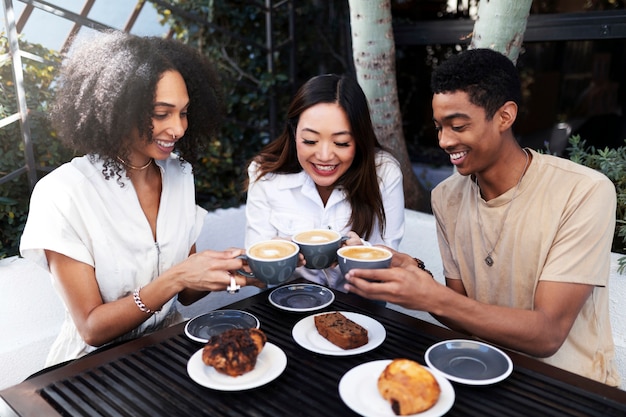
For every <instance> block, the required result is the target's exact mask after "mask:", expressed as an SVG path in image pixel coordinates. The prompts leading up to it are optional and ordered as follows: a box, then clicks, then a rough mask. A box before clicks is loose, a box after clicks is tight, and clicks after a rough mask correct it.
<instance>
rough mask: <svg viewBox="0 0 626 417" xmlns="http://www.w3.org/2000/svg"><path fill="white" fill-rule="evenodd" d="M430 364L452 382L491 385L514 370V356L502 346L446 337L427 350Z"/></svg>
mask: <svg viewBox="0 0 626 417" xmlns="http://www.w3.org/2000/svg"><path fill="white" fill-rule="evenodd" d="M424 359H425V360H426V363H427V364H428V366H430V367H431V368H433V369H434V370H435V371H438V372H440V373H441V374H443V376H445V377H446V378H448V379H449V380H451V381H455V382H460V383H462V384H466V385H489V384H495V383H496V382H499V381H502V380H503V379H505V378H506V377H508V376H509V375H511V372H513V362H511V358H509V356H508V355H507V354H506V353H504V352H503V351H501V350H500V349H498V348H496V347H494V346H491V345H488V344H487V343H483V342H479V341H476V340H464V339H457V340H444V341H442V342H439V343H435V344H434V345H432V346H431V347H430V348H428V350H427V351H426V353H425V355H424Z"/></svg>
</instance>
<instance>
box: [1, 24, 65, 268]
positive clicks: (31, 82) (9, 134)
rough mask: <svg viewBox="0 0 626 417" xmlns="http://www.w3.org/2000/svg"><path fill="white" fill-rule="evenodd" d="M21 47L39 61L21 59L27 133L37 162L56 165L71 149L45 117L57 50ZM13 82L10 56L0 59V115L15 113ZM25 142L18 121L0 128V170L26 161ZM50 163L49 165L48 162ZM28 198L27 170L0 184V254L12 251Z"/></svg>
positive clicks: (3, 45)
mask: <svg viewBox="0 0 626 417" xmlns="http://www.w3.org/2000/svg"><path fill="white" fill-rule="evenodd" d="M7 43H8V42H7V38H6V37H5V36H0V55H1V54H5V53H8V51H9V48H8V44H7ZM20 48H22V50H24V51H27V52H30V53H32V54H35V55H38V56H39V57H41V58H43V62H39V61H32V60H24V62H23V64H24V89H25V93H26V101H27V103H28V107H29V109H30V111H29V117H30V118H31V121H32V124H31V139H32V142H33V148H34V153H35V161H37V164H38V167H40V168H41V169H46V167H54V166H57V165H59V164H60V163H63V162H65V161H68V160H69V159H70V158H71V156H72V155H71V153H70V152H69V151H68V150H67V149H65V148H64V147H63V146H62V145H61V144H60V143H59V141H57V140H56V139H55V136H54V132H53V131H52V129H51V127H50V123H49V122H48V120H47V119H46V117H45V113H46V108H47V105H48V103H50V102H51V100H52V99H53V98H54V89H53V88H51V86H52V84H53V82H54V75H55V70H56V67H57V66H58V64H59V62H60V59H61V58H60V56H59V54H58V53H57V52H56V51H52V50H48V49H45V48H43V47H42V46H40V45H33V44H29V43H22V42H20ZM17 111H18V109H17V101H16V97H15V85H14V81H13V70H12V66H11V60H8V59H7V60H5V61H3V62H1V63H0V118H4V117H7V116H11V115H13V114H15V113H17ZM24 163H25V162H24V145H23V142H22V139H21V133H20V127H19V124H18V123H12V124H10V125H8V126H5V127H3V128H2V129H0V176H2V175H6V174H8V173H10V172H12V171H14V170H16V169H18V168H19V167H20V166H22V165H24ZM47 169H49V168H47ZM29 201H30V186H29V184H28V179H27V176H26V175H20V176H18V177H17V178H15V179H13V180H11V181H8V182H6V183H3V184H2V186H0V224H1V225H2V227H0V259H1V258H4V257H7V256H12V255H16V254H17V252H18V247H19V238H20V236H21V235H22V231H23V230H24V224H25V222H26V217H27V215H28V204H29Z"/></svg>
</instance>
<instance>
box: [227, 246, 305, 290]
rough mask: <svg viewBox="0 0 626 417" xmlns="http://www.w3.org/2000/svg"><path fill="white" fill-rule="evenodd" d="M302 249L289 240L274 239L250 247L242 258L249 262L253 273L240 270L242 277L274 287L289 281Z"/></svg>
mask: <svg viewBox="0 0 626 417" xmlns="http://www.w3.org/2000/svg"><path fill="white" fill-rule="evenodd" d="M299 251H300V248H299V247H298V245H296V244H295V243H293V242H290V241H288V240H280V239H272V240H265V241H262V242H257V243H255V244H253V245H252V246H250V247H249V248H248V250H247V251H246V254H245V255H241V256H240V258H242V259H245V260H247V262H248V266H249V267H250V270H251V271H252V273H250V272H247V271H244V270H241V269H240V270H239V271H238V272H239V273H240V274H241V275H244V276H246V277H250V278H256V279H258V280H259V281H262V282H265V283H266V284H267V285H270V286H274V285H278V284H282V283H283V282H286V281H288V280H289V279H290V278H291V275H292V274H293V271H295V270H296V266H297V265H298V252H299Z"/></svg>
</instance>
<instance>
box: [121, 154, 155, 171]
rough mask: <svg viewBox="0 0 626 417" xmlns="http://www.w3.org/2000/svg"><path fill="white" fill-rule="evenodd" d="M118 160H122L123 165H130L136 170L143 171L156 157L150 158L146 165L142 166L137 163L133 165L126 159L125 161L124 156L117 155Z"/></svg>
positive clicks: (129, 166)
mask: <svg viewBox="0 0 626 417" xmlns="http://www.w3.org/2000/svg"><path fill="white" fill-rule="evenodd" d="M116 158H117V160H118V161H120V162H121V163H122V165H124V166H125V167H128V168H130V169H134V170H136V171H143V170H144V169H146V168H148V167H149V166H150V164H151V163H152V161H154V159H152V158H150V159H149V160H148V162H146V164H145V165H142V166H140V167H138V166H136V165H132V164H130V163H128V162H126V161H124V160H123V159H122V158H120V157H119V156H116Z"/></svg>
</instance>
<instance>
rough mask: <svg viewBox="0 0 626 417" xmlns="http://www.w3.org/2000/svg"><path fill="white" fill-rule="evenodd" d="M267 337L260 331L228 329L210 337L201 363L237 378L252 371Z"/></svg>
mask: <svg viewBox="0 0 626 417" xmlns="http://www.w3.org/2000/svg"><path fill="white" fill-rule="evenodd" d="M265 342H267V336H266V335H265V333H263V331H262V330H260V329H229V330H226V331H225V332H223V333H220V334H218V335H215V336H211V338H210V339H209V341H208V343H207V344H206V346H205V347H204V349H203V350H202V361H203V362H204V363H205V364H206V365H208V366H212V367H213V368H215V370H216V371H217V372H220V373H222V374H226V375H230V376H239V375H243V374H245V373H247V372H250V371H251V370H253V369H254V366H255V365H256V360H257V357H258V356H259V354H260V353H261V351H262V350H263V346H265Z"/></svg>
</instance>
